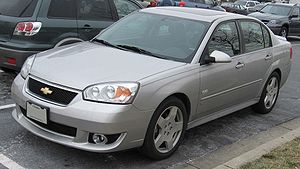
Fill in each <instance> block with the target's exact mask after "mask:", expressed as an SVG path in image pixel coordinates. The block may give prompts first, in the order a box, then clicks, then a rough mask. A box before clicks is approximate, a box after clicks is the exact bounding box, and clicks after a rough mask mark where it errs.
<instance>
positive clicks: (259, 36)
mask: <svg viewBox="0 0 300 169" xmlns="http://www.w3.org/2000/svg"><path fill="white" fill-rule="evenodd" d="M241 29H242V33H243V36H244V44H245V52H252V51H256V50H259V49H263V48H264V46H265V44H264V37H263V33H262V29H261V26H260V24H259V23H257V22H252V21H242V22H241Z"/></svg>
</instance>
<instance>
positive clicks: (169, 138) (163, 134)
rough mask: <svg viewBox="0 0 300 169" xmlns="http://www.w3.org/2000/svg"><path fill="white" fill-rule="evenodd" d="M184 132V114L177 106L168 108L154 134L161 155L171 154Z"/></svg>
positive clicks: (161, 116) (160, 118)
mask: <svg viewBox="0 0 300 169" xmlns="http://www.w3.org/2000/svg"><path fill="white" fill-rule="evenodd" d="M182 131H183V114H182V111H181V110H180V108H178V107H177V106H171V107H168V108H167V109H165V110H164V111H163V113H162V114H161V115H160V117H159V118H158V120H157V122H156V125H155V130H154V133H153V141H154V145H155V148H156V149H157V151H159V152H160V153H168V152H170V151H171V150H172V149H173V148H174V147H175V145H176V144H177V143H178V141H179V139H180V137H181V134H182Z"/></svg>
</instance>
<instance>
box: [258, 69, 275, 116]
mask: <svg viewBox="0 0 300 169" xmlns="http://www.w3.org/2000/svg"><path fill="white" fill-rule="evenodd" d="M279 88H280V76H279V74H278V73H277V72H273V73H272V74H271V76H270V77H269V79H268V81H267V83H266V85H265V87H264V90H263V92H262V95H261V97H260V100H259V102H258V103H257V104H256V105H254V106H253V108H254V110H255V111H256V112H257V113H260V114H267V113H269V112H270V111H272V109H273V107H274V105H275V103H276V101H277V98H278V94H279Z"/></svg>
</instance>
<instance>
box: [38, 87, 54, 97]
mask: <svg viewBox="0 0 300 169" xmlns="http://www.w3.org/2000/svg"><path fill="white" fill-rule="evenodd" d="M41 92H43V94H44V95H48V94H52V93H53V91H52V90H50V89H49V88H48V87H44V88H41Z"/></svg>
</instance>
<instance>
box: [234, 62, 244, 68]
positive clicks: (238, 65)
mask: <svg viewBox="0 0 300 169" xmlns="http://www.w3.org/2000/svg"><path fill="white" fill-rule="evenodd" d="M244 66H245V64H244V63H241V62H239V63H238V64H237V65H236V66H235V68H237V69H240V68H242V67H244Z"/></svg>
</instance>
